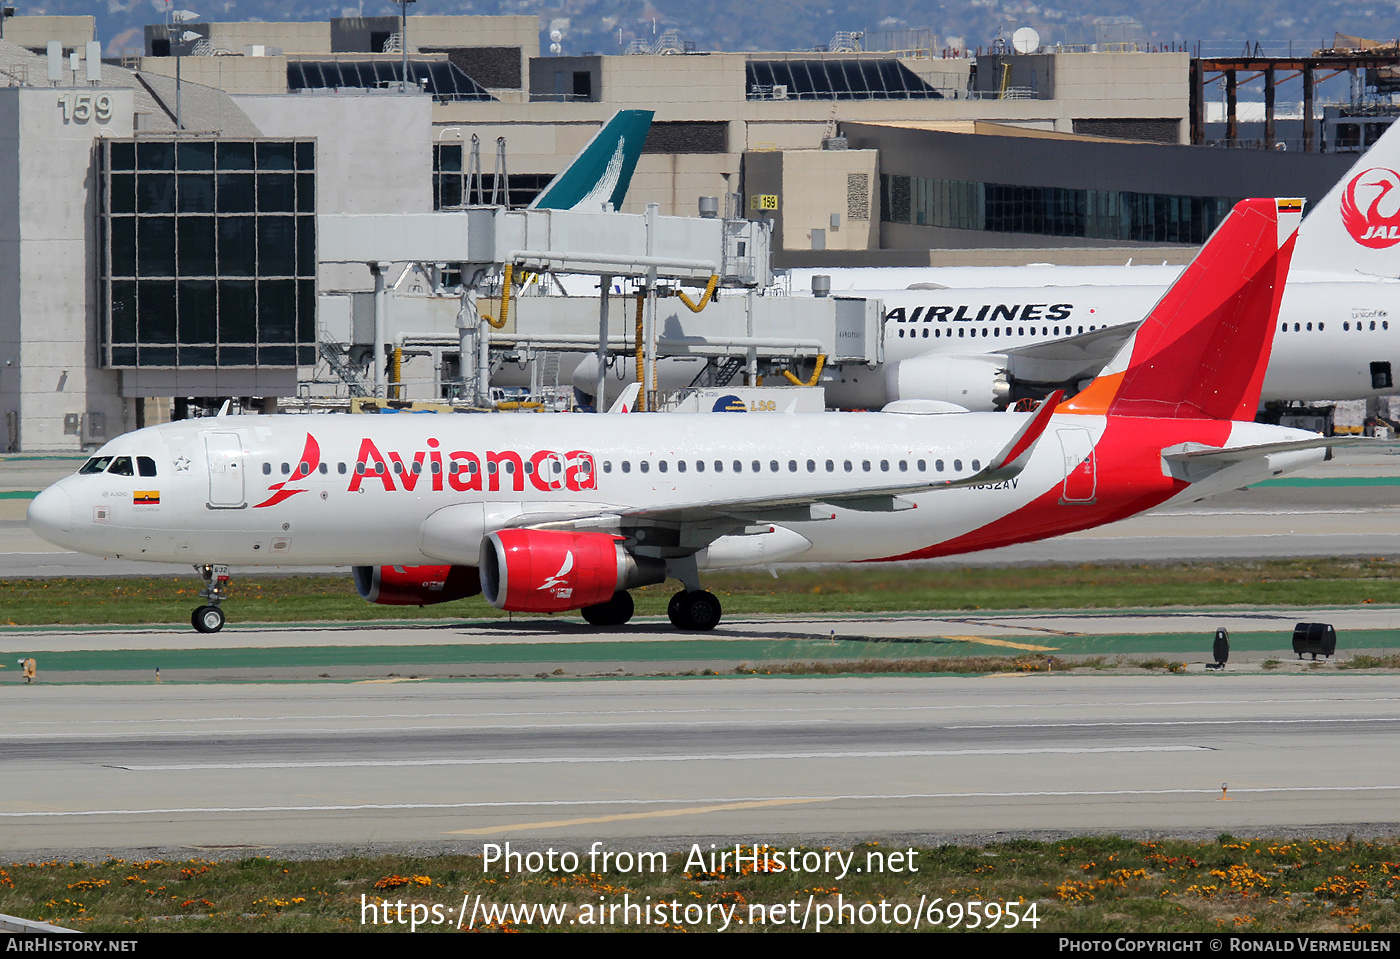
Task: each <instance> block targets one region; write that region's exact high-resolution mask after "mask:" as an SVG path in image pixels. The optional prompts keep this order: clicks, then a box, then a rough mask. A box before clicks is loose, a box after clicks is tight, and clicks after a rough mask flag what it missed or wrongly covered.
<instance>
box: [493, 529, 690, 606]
mask: <svg viewBox="0 0 1400 959" xmlns="http://www.w3.org/2000/svg"><path fill="white" fill-rule="evenodd" d="M665 579H666V564H665V563H663V562H662V561H661V560H659V559H650V558H647V557H638V556H633V555H632V554H631V553H629V552H627V550H625V549H623V547H622V545H621V537H618V536H612V535H609V534H607V533H570V532H565V531H561V530H541V529H503V530H500V531H499V532H495V533H492V534H490V535H489V536H487V537H486V538H485V539H483V540H482V541H481V591H482V594H483V595H485V597H486V601H487V602H488V603H490V604H491V605H492V606H495V607H496V608H497V609H505V610H510V611H511V612H516V613H558V612H563V611H564V610H567V609H582V608H583V607H585V606H596V605H598V604H599V603H606V602H607V601H608V600H610V599H612V597H613V594H614V593H616V592H619V591H621V590H625V589H631V588H633V587H634V586H647V585H650V584H651V583H660V582H663V581H664V580H665Z"/></svg>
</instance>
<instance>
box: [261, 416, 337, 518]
mask: <svg viewBox="0 0 1400 959" xmlns="http://www.w3.org/2000/svg"><path fill="white" fill-rule="evenodd" d="M320 465H321V446H320V444H319V443H317V442H316V437H314V436H312V435H311V434H310V433H307V434H306V445H305V446H303V447H302V450H301V459H300V460H299V461H298V462H297V465H296V469H294V470H292V478H291V479H285V480H283V481H282V482H280V483H273V484H272V485H271V486H269V487H268V488H267V491H268V492H269V493H271V494H272V495H271V496H269V497H268V498H267V499H265V500H263V501H262V502H261V503H258V504H257V505H256V506H254V507H253V509H261V508H262V507H264V506H276V505H277V504H278V503H281V502H283V501H284V500H288V499H291V498H292V497H293V496H295V495H296V494H298V493H305V492H306V488H305V487H293V488H291V489H288V488H287V484H288V483H296V482H299V481H300V480H302V479H305V478H306V477H307V476H310V475H311V472H312V471H313V470H315V469H316V467H318V466H320Z"/></svg>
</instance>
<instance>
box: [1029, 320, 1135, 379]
mask: <svg viewBox="0 0 1400 959" xmlns="http://www.w3.org/2000/svg"><path fill="white" fill-rule="evenodd" d="M1137 328H1138V324H1137V323H1120V324H1119V325H1117V326H1109V327H1105V328H1103V329H1101V330H1094V331H1093V332H1091V333H1079V334H1076V335H1074V336H1066V337H1064V338H1062V339H1058V340H1051V341H1049V342H1045V343H1033V344H1030V345H1028V346H1017V347H1013V348H1012V349H1009V350H1005V351H1004V352H1005V354H1006V358H1007V370H1008V372H1010V374H1011V375H1012V376H1013V377H1015V378H1016V379H1017V380H1018V381H1020V382H1022V383H1039V384H1047V385H1048V384H1054V383H1067V382H1070V381H1071V380H1080V379H1084V378H1085V377H1090V376H1097V375H1098V372H1099V370H1100V369H1102V368H1103V365H1104V364H1105V363H1107V362H1108V361H1109V360H1111V359H1112V358H1113V356H1114V354H1116V353H1117V352H1118V348H1119V347H1121V346H1122V345H1123V344H1124V343H1126V342H1127V341H1128V337H1130V336H1132V335H1133V331H1134V330H1136V329H1137Z"/></svg>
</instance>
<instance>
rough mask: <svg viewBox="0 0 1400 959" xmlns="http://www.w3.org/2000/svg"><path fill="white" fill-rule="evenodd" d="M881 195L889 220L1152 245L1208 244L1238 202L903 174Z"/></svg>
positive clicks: (883, 182)
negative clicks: (1208, 239)
mask: <svg viewBox="0 0 1400 959" xmlns="http://www.w3.org/2000/svg"><path fill="white" fill-rule="evenodd" d="M880 192H881V197H880V200H881V204H880V209H881V218H882V219H883V220H884V221H885V222H887V223H912V224H915V225H917V226H937V227H944V228H947V229H952V230H985V231H987V232H990V233H1030V234H1035V235H1038V236H1068V237H1084V238H1087V239H1096V240H1135V241H1141V242H1148V243H1204V242H1205V241H1206V238H1207V237H1209V236H1210V234H1211V232H1212V231H1213V230H1214V229H1215V228H1216V227H1217V226H1218V225H1219V224H1220V222H1221V221H1222V220H1224V219H1225V216H1226V214H1228V213H1229V212H1230V210H1231V208H1232V207H1233V206H1234V205H1235V203H1236V202H1237V201H1236V200H1235V199H1233V198H1231V197H1216V196H1179V195H1174V194H1166V193H1130V192H1127V191H1120V190H1075V189H1070V188H1067V187H1048V186H1015V185H1012V184H1005V183H975V182H970V181H967V180H943V179H937V178H934V177H917V176H898V175H895V174H882V175H881V177H880Z"/></svg>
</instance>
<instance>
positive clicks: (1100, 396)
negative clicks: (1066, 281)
mask: <svg viewBox="0 0 1400 959" xmlns="http://www.w3.org/2000/svg"><path fill="white" fill-rule="evenodd" d="M1301 216H1302V204H1301V202H1300V201H1298V200H1274V199H1256V200H1243V201H1241V202H1240V203H1238V204H1237V205H1236V206H1235V208H1234V209H1233V210H1231V211H1230V215H1229V216H1227V217H1226V218H1225V222H1223V223H1221V224H1220V227H1219V229H1217V230H1216V231H1215V232H1214V233H1213V234H1212V235H1211V237H1210V239H1209V240H1207V241H1206V244H1205V246H1203V247H1202V248H1201V251H1200V252H1199V253H1198V254H1196V258H1195V259H1194V260H1192V261H1191V265H1190V266H1188V267H1187V268H1186V270H1185V271H1184V272H1183V273H1182V274H1181V276H1180V277H1178V278H1177V280H1176V282H1175V283H1173V284H1172V286H1171V288H1170V289H1169V290H1167V292H1166V293H1165V294H1163V296H1162V298H1161V299H1160V300H1159V301H1157V305H1156V306H1154V307H1153V308H1152V312H1150V313H1149V314H1148V315H1147V319H1145V320H1143V321H1142V324H1141V325H1140V326H1139V327H1138V328H1137V330H1136V331H1135V332H1134V333H1133V335H1132V336H1131V337H1130V338H1129V339H1128V341H1127V342H1126V343H1124V344H1123V346H1122V348H1121V349H1119V351H1118V353H1117V355H1115V356H1114V357H1113V359H1112V360H1110V361H1109V363H1108V365H1107V366H1105V367H1104V368H1103V371H1102V372H1100V373H1099V375H1098V377H1097V378H1096V379H1095V380H1094V381H1093V382H1092V383H1090V384H1089V385H1088V386H1087V387H1085V389H1084V390H1083V392H1081V393H1080V394H1079V395H1078V396H1076V397H1074V398H1073V399H1072V400H1070V401H1068V402H1067V403H1065V404H1063V405H1062V406H1061V408H1060V412H1062V413H1081V414H1089V415H1099V416H1106V415H1118V416H1151V417H1157V418H1161V419H1216V420H1253V419H1254V413H1255V410H1256V409H1257V408H1258V406H1259V393H1260V390H1261V389H1262V388H1263V384H1264V371H1265V369H1266V368H1267V367H1268V365H1269V354H1270V352H1271V350H1272V347H1273V341H1274V329H1275V327H1274V324H1275V323H1276V322H1277V320H1278V308H1279V302H1280V301H1281V300H1282V298H1283V287H1284V282H1285V280H1286V278H1287V276H1288V264H1289V261H1290V259H1291V258H1292V255H1293V244H1294V241H1295V239H1296V237H1297V229H1298V221H1299V219H1300V218H1301Z"/></svg>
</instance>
